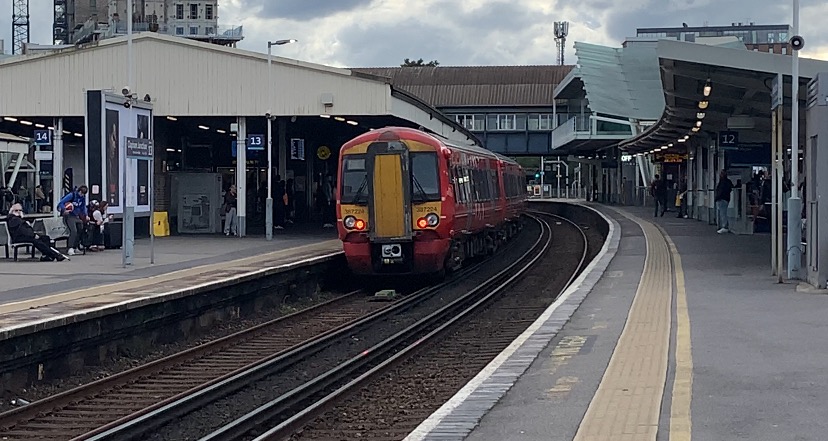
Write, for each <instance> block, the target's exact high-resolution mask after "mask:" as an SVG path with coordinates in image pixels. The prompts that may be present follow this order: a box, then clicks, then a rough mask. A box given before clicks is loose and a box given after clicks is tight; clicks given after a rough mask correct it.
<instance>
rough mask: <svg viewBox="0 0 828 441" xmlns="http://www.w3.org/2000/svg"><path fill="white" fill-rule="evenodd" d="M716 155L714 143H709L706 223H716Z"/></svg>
mask: <svg viewBox="0 0 828 441" xmlns="http://www.w3.org/2000/svg"><path fill="white" fill-rule="evenodd" d="M715 155H716V144H714V143H712V142H711V143H709V144H708V146H707V189H706V190H707V195H706V196H707V197H706V198H705V200H706V203H705V206H706V207H707V224H708V225H716V204H715V202H714V199H715V198H716V182H717V181H716V163H715V161H714V159H715V158H714V156H715Z"/></svg>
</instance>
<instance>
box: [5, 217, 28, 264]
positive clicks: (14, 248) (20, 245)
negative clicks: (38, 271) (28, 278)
mask: <svg viewBox="0 0 828 441" xmlns="http://www.w3.org/2000/svg"><path fill="white" fill-rule="evenodd" d="M0 245H2V246H3V248H5V250H6V259H8V258H9V248H11V249H12V251H14V261H15V262H17V256H18V252H19V251H20V248H26V253H29V254H31V255H32V259H34V257H35V247H34V245H32V244H30V243H13V242H12V238H11V234H10V233H9V227H8V225H6V223H5V222H0Z"/></svg>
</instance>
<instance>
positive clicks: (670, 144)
mask: <svg viewBox="0 0 828 441" xmlns="http://www.w3.org/2000/svg"><path fill="white" fill-rule="evenodd" d="M672 146H673V143H672V142H671V143H669V144H667V147H672ZM667 147H664V148H667Z"/></svg>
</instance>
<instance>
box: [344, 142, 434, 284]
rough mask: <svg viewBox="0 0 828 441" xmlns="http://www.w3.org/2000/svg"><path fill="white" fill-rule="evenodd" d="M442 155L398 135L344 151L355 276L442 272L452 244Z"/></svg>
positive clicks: (347, 238)
mask: <svg viewBox="0 0 828 441" xmlns="http://www.w3.org/2000/svg"><path fill="white" fill-rule="evenodd" d="M438 150H439V149H437V148H435V147H434V146H432V145H429V144H426V143H424V142H420V141H416V140H409V139H404V140H400V139H399V136H398V135H397V134H396V132H394V131H387V132H384V134H383V135H381V136H380V138H378V139H376V140H374V141H368V142H365V143H363V144H359V145H356V146H353V147H351V148H349V149H343V154H342V168H341V176H342V179H341V181H342V183H341V188H342V190H341V193H340V201H341V202H340V216H339V219H340V221H339V225H338V228H339V229H340V231H341V233H344V238H343V249H344V251H345V255H346V258H347V260H348V265H349V267H350V268H351V270H352V271H353V272H354V273H356V274H412V273H416V274H423V273H437V272H439V271H441V270H442V269H443V266H444V261H445V256H446V254H447V252H448V248H449V243H450V240H449V239H448V238H447V234H445V233H444V232H443V231H442V230H443V227H444V224H446V222H444V219H445V217H444V213H443V204H442V202H441V199H442V198H441V196H442V191H441V188H442V186H443V185H444V182H446V181H447V178H446V177H444V176H443V175H444V173H445V172H444V171H443V168H442V167H440V163H441V162H442V161H440V160H439V159H440V158H438V153H437V152H438Z"/></svg>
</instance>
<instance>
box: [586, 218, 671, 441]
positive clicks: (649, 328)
mask: <svg viewBox="0 0 828 441" xmlns="http://www.w3.org/2000/svg"><path fill="white" fill-rule="evenodd" d="M622 214H623V215H624V216H626V217H629V218H630V219H632V220H633V221H635V222H636V223H638V225H639V226H640V227H641V229H642V231H643V232H644V237H645V240H646V243H647V255H646V257H645V259H644V270H643V272H642V275H641V280H640V282H639V285H638V290H637V291H636V294H635V298H634V299H633V303H632V306H631V307H630V312H629V315H628V316H627V321H626V323H625V325H624V330H623V331H622V332H621V336H620V338H619V339H618V343H617V345H616V347H615V350H614V351H613V354H612V357H611V358H610V362H609V365H608V366H607V370H606V371H605V372H604V376H603V378H602V379H601V383H600V385H599V386H598V390H597V391H596V393H595V396H594V397H593V399H592V401H591V402H590V404H589V408H588V409H587V411H586V414H585V415H584V418H583V420H582V421H581V425H580V427H579V428H578V432H577V434H576V435H575V441H599V440H600V441H626V440H631V441H632V440H647V441H654V440H655V439H656V435H657V433H658V423H659V415H660V413H661V401H662V397H663V394H664V387H665V383H666V380H667V363H668V355H669V349H670V328H671V322H672V317H671V304H672V283H671V282H672V277H671V264H670V253H669V249H668V247H667V242H666V241H665V240H663V236H662V235H661V234H660V233H659V231H658V230H657V229H656V227H655V226H654V225H653V224H651V223H649V222H644V221H641V220H640V219H638V218H635V217H634V216H632V215H629V214H628V213H622Z"/></svg>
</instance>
